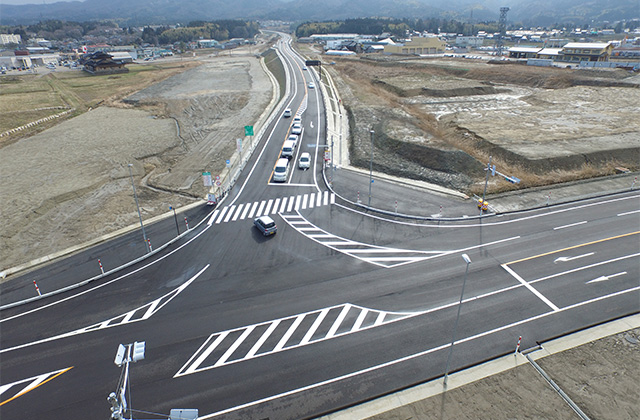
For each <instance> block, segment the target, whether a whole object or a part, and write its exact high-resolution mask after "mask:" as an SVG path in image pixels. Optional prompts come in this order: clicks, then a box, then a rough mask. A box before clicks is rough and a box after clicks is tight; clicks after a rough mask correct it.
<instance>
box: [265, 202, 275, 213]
mask: <svg viewBox="0 0 640 420" xmlns="http://www.w3.org/2000/svg"><path fill="white" fill-rule="evenodd" d="M272 205H273V199H271V200H269V201H267V207H266V208H265V209H264V214H265V215H267V214H269V212H270V211H271V206H272Z"/></svg>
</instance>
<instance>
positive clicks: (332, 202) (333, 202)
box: [330, 193, 336, 204]
mask: <svg viewBox="0 0 640 420" xmlns="http://www.w3.org/2000/svg"><path fill="white" fill-rule="evenodd" d="M330 202H331V204H336V195H335V194H333V193H332V194H331V200H330Z"/></svg>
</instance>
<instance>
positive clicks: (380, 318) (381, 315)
mask: <svg viewBox="0 0 640 420" xmlns="http://www.w3.org/2000/svg"><path fill="white" fill-rule="evenodd" d="M385 315H386V313H385V312H382V311H380V313H378V317H377V318H376V322H374V323H373V326H374V327H377V326H378V325H380V324H382V323H383V322H384V316H385Z"/></svg>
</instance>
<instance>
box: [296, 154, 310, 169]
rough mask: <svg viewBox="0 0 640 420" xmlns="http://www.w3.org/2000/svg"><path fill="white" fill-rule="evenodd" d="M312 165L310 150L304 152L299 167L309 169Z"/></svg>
mask: <svg viewBox="0 0 640 420" xmlns="http://www.w3.org/2000/svg"><path fill="white" fill-rule="evenodd" d="M310 166H311V155H310V154H309V152H304V153H303V154H301V155H300V160H298V168H300V169H309V167H310Z"/></svg>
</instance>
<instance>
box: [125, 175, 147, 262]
mask: <svg viewBox="0 0 640 420" xmlns="http://www.w3.org/2000/svg"><path fill="white" fill-rule="evenodd" d="M132 166H133V164H131V163H130V164H129V177H131V186H132V187H133V198H135V200H136V208H137V209H138V217H139V218H140V227H141V228H142V238H143V239H144V245H145V247H146V248H147V252H151V249H150V248H149V241H147V234H146V233H145V232H144V224H143V223H142V214H140V206H139V205H138V194H136V186H135V184H134V183H133V173H132V172H131V167H132Z"/></svg>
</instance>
